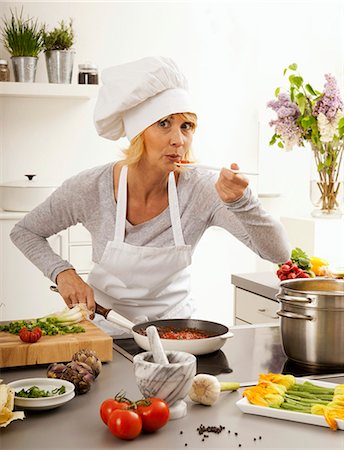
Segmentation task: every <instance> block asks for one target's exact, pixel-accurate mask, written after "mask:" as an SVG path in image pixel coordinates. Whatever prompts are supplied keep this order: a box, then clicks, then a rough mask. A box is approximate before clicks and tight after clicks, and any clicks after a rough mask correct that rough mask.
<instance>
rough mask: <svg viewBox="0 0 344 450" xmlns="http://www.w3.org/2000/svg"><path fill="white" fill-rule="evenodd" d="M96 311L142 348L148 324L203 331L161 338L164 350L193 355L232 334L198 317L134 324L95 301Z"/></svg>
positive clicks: (209, 349)
mask: <svg viewBox="0 0 344 450" xmlns="http://www.w3.org/2000/svg"><path fill="white" fill-rule="evenodd" d="M50 289H51V290H53V291H55V292H58V289H57V287H56V286H51V287H50ZM96 313H97V314H100V315H101V316H103V317H105V319H106V320H108V321H109V322H112V323H114V324H116V325H119V326H121V327H123V328H125V329H127V330H129V331H130V332H131V333H132V335H133V338H134V339H135V342H136V344H137V345H138V346H139V347H141V348H143V349H144V350H147V351H150V345H149V341H148V336H145V335H144V334H140V331H141V332H142V331H144V330H145V329H146V328H148V327H149V326H150V325H154V326H156V327H157V328H159V327H171V328H173V330H175V331H178V330H183V329H185V328H195V329H197V330H199V331H204V332H205V333H206V334H207V335H208V336H209V337H207V338H201V339H161V343H162V346H163V348H164V349H165V350H174V351H180V352H188V353H192V354H193V355H204V354H207V353H212V352H215V351H216V350H219V349H220V348H221V347H222V346H223V345H224V344H225V342H226V341H227V339H228V338H230V337H232V336H233V333H231V332H230V331H229V329H228V327H226V326H225V325H222V324H220V323H217V322H210V321H208V320H198V319H160V320H151V321H149V322H143V323H137V324H134V323H133V322H131V321H130V320H128V319H126V318H125V317H123V316H121V315H120V314H118V313H116V312H115V311H113V310H112V309H107V308H104V307H103V306H101V305H99V304H98V303H96Z"/></svg>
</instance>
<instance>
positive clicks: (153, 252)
mask: <svg viewBox="0 0 344 450" xmlns="http://www.w3.org/2000/svg"><path fill="white" fill-rule="evenodd" d="M127 173H128V167H127V166H123V167H122V170H121V173H120V179H119V186H118V202H117V209H116V225H115V236H114V240H113V241H108V243H107V245H106V247H105V250H104V253H103V256H102V258H101V260H100V262H99V264H95V265H94V267H93V269H92V271H91V273H90V274H89V277H88V283H89V284H90V285H91V286H92V288H93V289H94V296H95V299H96V301H97V303H99V304H101V305H102V306H104V307H106V308H111V309H113V310H114V311H116V312H118V313H119V314H121V315H123V316H125V317H126V318H127V319H129V320H131V321H132V322H134V323H139V322H144V321H147V320H157V319H167V318H190V317H191V315H192V314H193V313H194V310H195V308H194V303H193V301H192V299H191V298H190V273H189V266H190V264H191V246H190V245H185V242H184V238H183V232H182V227H181V222H180V215H179V205H178V196H177V188H176V182H175V178H174V173H173V172H170V174H169V178H168V202H169V211H170V217H171V223H172V231H173V238H174V243H175V246H173V247H162V248H157V247H139V246H135V245H130V244H127V243H126V242H124V238H125V222H126V215H127ZM95 323H97V325H99V326H100V327H101V328H103V329H104V330H105V331H106V332H108V333H109V334H111V335H117V336H119V335H122V337H123V334H124V330H123V329H120V328H118V329H117V330H116V329H115V328H114V327H113V326H112V325H109V322H107V321H106V320H104V319H102V318H101V317H100V316H98V315H96V318H95ZM126 334H127V333H126Z"/></svg>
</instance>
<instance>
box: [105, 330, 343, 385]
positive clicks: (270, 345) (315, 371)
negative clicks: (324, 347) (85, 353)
mask: <svg viewBox="0 0 344 450" xmlns="http://www.w3.org/2000/svg"><path fill="white" fill-rule="evenodd" d="M231 331H232V332H233V334H234V336H233V337H232V338H230V339H228V340H227V342H226V343H225V345H224V346H223V347H222V349H221V350H217V351H216V352H213V353H209V354H207V355H201V356H197V373H209V374H212V375H220V374H226V381H239V382H240V383H250V382H251V381H252V382H254V381H255V380H257V378H258V376H259V374H260V373H269V372H272V373H285V374H287V373H288V374H292V375H295V376H297V377H305V376H307V377H309V378H330V377H335V376H339V374H343V372H344V367H341V368H338V369H337V368H333V369H332V368H323V369H322V368H314V367H308V366H302V365H300V364H297V363H295V362H293V361H292V360H290V359H288V358H287V357H286V356H285V354H284V352H283V348H282V343H281V337H280V328H279V327H278V326H250V327H238V328H235V327H234V328H232V329H231ZM113 347H114V349H115V350H117V351H118V352H119V353H121V354H122V355H124V356H125V357H126V358H128V359H129V360H131V361H132V360H133V357H134V356H135V355H137V354H138V353H141V352H143V351H144V350H142V349H141V348H140V347H139V346H138V345H137V344H136V343H135V341H134V339H114V344H113Z"/></svg>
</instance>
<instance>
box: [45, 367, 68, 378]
mask: <svg viewBox="0 0 344 450" xmlns="http://www.w3.org/2000/svg"><path fill="white" fill-rule="evenodd" d="M65 369H66V365H65V364H62V363H52V364H50V365H49V366H48V369H47V376H48V378H59V379H61V378H62V374H63V372H64V371H65Z"/></svg>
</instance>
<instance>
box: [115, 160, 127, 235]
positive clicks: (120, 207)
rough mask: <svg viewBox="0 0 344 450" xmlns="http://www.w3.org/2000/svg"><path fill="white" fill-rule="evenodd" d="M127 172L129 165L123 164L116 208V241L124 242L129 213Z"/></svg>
mask: <svg viewBox="0 0 344 450" xmlns="http://www.w3.org/2000/svg"><path fill="white" fill-rule="evenodd" d="M127 174H128V166H123V167H122V169H121V173H120V175H119V183H118V196H117V208H116V225H115V241H119V242H124V236H125V219H126V215H127Z"/></svg>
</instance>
